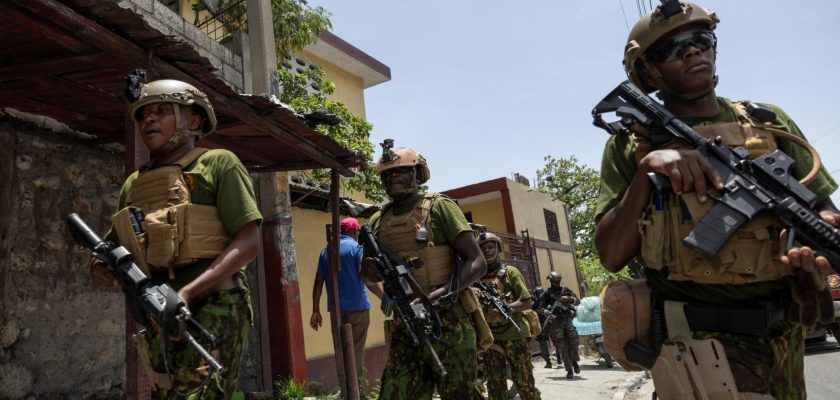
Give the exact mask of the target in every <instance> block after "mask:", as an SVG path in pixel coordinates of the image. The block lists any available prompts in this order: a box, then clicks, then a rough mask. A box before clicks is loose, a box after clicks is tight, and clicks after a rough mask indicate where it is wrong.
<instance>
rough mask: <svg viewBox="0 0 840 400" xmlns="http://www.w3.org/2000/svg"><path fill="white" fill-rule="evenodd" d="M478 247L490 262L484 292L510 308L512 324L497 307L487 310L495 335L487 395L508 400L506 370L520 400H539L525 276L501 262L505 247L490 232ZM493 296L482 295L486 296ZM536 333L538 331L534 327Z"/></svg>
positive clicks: (486, 355) (486, 356)
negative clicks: (526, 313) (532, 356)
mask: <svg viewBox="0 0 840 400" xmlns="http://www.w3.org/2000/svg"><path fill="white" fill-rule="evenodd" d="M478 245H479V246H480V247H481V252H482V254H483V255H484V261H486V262H487V274H486V275H484V277H483V278H481V281H482V283H483V284H484V285H483V286H481V287H482V289H484V288H486V289H489V290H490V291H496V292H497V293H498V294H497V296H499V297H500V299H501V300H502V301H504V302H506V303H508V304H507V307H509V310H508V314H509V315H510V317H511V320H512V321H511V320H507V319H506V318H504V317H503V316H502V314H501V313H500V312H499V310H498V309H497V308H495V307H492V306H491V307H486V308H484V315H485V316H486V317H487V322H488V324H490V329H491V330H492V331H493V346H491V347H490V349H489V350H487V351H486V352H484V355H483V358H482V360H483V362H484V370H485V371H486V375H487V394H488V396H487V397H488V398H489V399H490V400H507V399H508V397H509V396H508V387H507V370H508V368H510V377H511V380H512V381H513V386H514V388H516V392H517V393H518V394H519V398H520V399H521V400H539V399H540V391H539V390H538V389H537V387H536V386H535V385H534V366H533V364H531V340H530V338H531V336H532V334H531V326H529V324H528V320H527V319H526V317H525V315H524V312H530V310H531V293H530V292H529V291H528V286H527V285H525V278H523V277H522V272H520V271H519V269H518V268H516V267H514V266H513V265H509V264H506V263H504V262H502V253H503V252H504V245H503V244H502V240H501V238H499V237H498V236H497V235H495V234H493V233H490V232H481V233H480V234H479V236H478ZM488 294H492V293H486V292H484V293H482V292H480V293H479V296H486V295H488ZM534 328H535V329H536V327H534Z"/></svg>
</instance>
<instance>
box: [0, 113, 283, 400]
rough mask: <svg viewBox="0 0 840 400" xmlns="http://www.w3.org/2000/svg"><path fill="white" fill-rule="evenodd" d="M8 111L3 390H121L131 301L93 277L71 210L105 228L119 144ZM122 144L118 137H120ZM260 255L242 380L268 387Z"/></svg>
mask: <svg viewBox="0 0 840 400" xmlns="http://www.w3.org/2000/svg"><path fill="white" fill-rule="evenodd" d="M26 117H27V118H28V119H30V120H31V121H35V122H37V123H38V124H40V125H44V124H46V125H48V126H51V128H54V129H59V130H60V131H61V132H60V133H59V132H55V131H53V130H50V129H45V128H41V127H39V126H38V125H36V124H33V123H31V122H25V121H23V120H20V119H17V118H15V117H12V116H10V115H8V114H4V113H3V112H2V110H0V399H2V400H6V399H9V400H17V399H112V398H113V399H121V398H123V397H124V387H125V386H124V380H125V329H126V328H125V319H126V317H125V315H126V314H125V302H124V298H123V295H122V292H120V291H119V290H111V289H99V288H94V287H93V286H92V285H91V281H90V276H89V274H88V268H87V262H88V261H89V259H90V253H89V251H87V250H85V249H82V248H81V247H79V246H77V245H75V243H74V242H73V239H72V237H71V235H70V233H69V232H68V231H67V228H66V225H65V223H64V219H65V218H66V216H67V214H69V213H71V212H76V213H78V214H79V215H80V216H81V217H82V218H83V219H84V220H85V222H87V223H88V225H90V226H91V228H93V230H94V231H96V232H98V233H99V234H100V236H101V235H102V234H103V233H104V232H105V230H106V229H107V227H108V224H109V222H108V221H109V219H110V215H111V214H112V213H113V212H114V210H116V208H117V195H118V193H119V189H120V187H121V185H122V182H123V159H124V154H123V152H122V151H121V150H119V149H117V150H109V149H106V148H103V147H102V146H98V145H95V144H91V143H89V142H85V141H84V140H82V139H78V138H76V137H74V135H73V134H72V132H71V131H69V130H68V129H66V127H61V126H56V123H55V121H49V120H47V121H44V118H43V117H33V116H26ZM117 147H119V146H117ZM255 264H256V263H255V262H254V263H252V264H251V265H250V266H249V268H248V272H249V278H250V279H249V280H250V282H251V285H250V286H251V288H252V304H253V305H254V316H255V319H256V320H255V321H254V328H253V329H252V330H251V335H250V339H249V346H248V353H247V354H246V356H245V360H244V362H243V365H242V369H241V374H240V376H241V378H240V387H241V388H242V389H243V390H244V391H246V392H264V391H270V390H271V388H270V387H269V388H264V387H262V358H261V357H262V355H261V351H260V321H259V315H260V313H259V308H258V306H259V300H258V298H257V296H258V294H257V293H258V288H259V285H258V284H257V282H256V276H257V273H256V265H255Z"/></svg>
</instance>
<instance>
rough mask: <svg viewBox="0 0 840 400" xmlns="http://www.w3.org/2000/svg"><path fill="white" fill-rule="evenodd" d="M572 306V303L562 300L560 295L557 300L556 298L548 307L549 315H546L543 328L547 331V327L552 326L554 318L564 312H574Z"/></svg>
mask: <svg viewBox="0 0 840 400" xmlns="http://www.w3.org/2000/svg"><path fill="white" fill-rule="evenodd" d="M572 307H573V306H572V303H569V302H565V301H560V297H559V296H558V297H557V300H554V304H553V305H552V306H551V308H549V309H548V316H547V317H545V320H544V321H543V326H542V330H543V331H544V332H547V331H546V329H547V328H548V327H549V326H551V321H554V318H556V317H559V316H561V315H563V314H567V313H570V312H574V309H573V308H572Z"/></svg>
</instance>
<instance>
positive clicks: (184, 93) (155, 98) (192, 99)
mask: <svg viewBox="0 0 840 400" xmlns="http://www.w3.org/2000/svg"><path fill="white" fill-rule="evenodd" d="M152 103H175V126H176V132H177V133H178V134H182V135H195V136H198V137H199V138H201V137H204V136H207V135H209V134H210V133H211V132H213V131H214V130H216V113H215V112H214V111H213V105H211V104H210V101H209V100H208V99H207V95H205V94H204V93H203V92H201V91H200V90H198V89H196V87H195V86H193V85H190V84H189V83H186V82H181V81H177V80H174V79H161V80H157V81H153V82H149V83H147V84H144V85H143V86H142V88H141V89H140V97H138V98H137V101H135V102H134V103H131V105H130V106H129V109H128V113H129V115H131V119H133V120H134V122H135V123H139V121H138V119H137V111H138V110H140V108H142V107H143V106H145V105H147V104H152ZM179 105H185V106H192V105H197V106H199V107H200V108H201V109H202V110H203V111H204V115H202V119H201V127H200V129H199V130H196V131H190V130H187V129H184V128H182V127H181V114H180V110H179Z"/></svg>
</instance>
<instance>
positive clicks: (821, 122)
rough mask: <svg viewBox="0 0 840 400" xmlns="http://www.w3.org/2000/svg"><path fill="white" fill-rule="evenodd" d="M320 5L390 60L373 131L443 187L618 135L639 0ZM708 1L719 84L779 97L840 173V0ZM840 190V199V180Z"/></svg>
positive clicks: (352, 36)
mask: <svg viewBox="0 0 840 400" xmlns="http://www.w3.org/2000/svg"><path fill="white" fill-rule="evenodd" d="M652 3H653V6H656V5H657V4H658V1H652ZM309 4H310V5H312V6H322V7H324V8H326V9H327V10H328V11H330V12H331V13H332V14H333V15H332V17H331V21H332V23H333V29H332V31H333V32H334V33H335V34H337V35H338V36H340V37H341V38H343V39H344V40H346V41H348V42H349V43H351V44H353V45H354V46H356V47H358V48H359V49H361V50H362V51H364V52H366V53H367V54H369V55H371V56H372V57H374V58H376V59H377V60H379V61H381V62H382V63H384V64H385V65H388V66H389V67H390V68H391V80H390V81H388V82H385V83H382V84H379V85H377V86H374V87H372V88H369V89H367V90H366V91H365V103H366V113H367V119H368V120H369V121H370V122H371V123H372V124H373V126H374V129H373V133H372V138H371V140H372V141H373V142H374V143H376V144H378V143H380V142H381V141H382V140H383V139H385V138H393V139H395V141H396V145H397V146H398V147H401V146H406V147H412V148H414V149H415V150H418V151H419V152H420V153H421V154H423V156H425V157H426V159H427V160H428V163H429V167H430V169H431V180H430V181H429V182H428V183H427V184H428V186H429V188H430V189H431V190H432V191H443V190H447V189H452V188H456V187H461V186H465V185H469V184H472V183H477V182H481V181H485V180H490V179H495V178H499V177H509V178H510V177H511V176H512V174H513V173H519V174H521V175H524V176H525V177H527V178H529V179H530V180H531V182H532V184H533V183H534V181H535V177H536V171H537V170H538V169H539V168H542V167H543V166H544V165H545V162H544V160H543V158H544V157H545V156H547V155H550V156H553V157H555V158H559V157H569V156H572V155H574V156H575V157H577V159H578V160H579V161H581V162H582V163H584V164H586V165H588V166H590V167H592V168H595V169H599V168H600V162H601V161H600V160H601V155H602V152H603V146H604V143H605V141H606V140H607V137H608V135H607V133H606V132H604V131H602V130H600V129H598V128H596V127H594V126H593V125H592V117H591V111H592V108H593V107H594V106H595V104H596V103H597V102H598V101H600V100H601V99H602V98H603V97H604V96H605V95H606V94H607V93H608V92H609V91H611V90H612V89H613V88H615V87H616V86H617V85H618V84H619V83H621V82H622V81H623V80H625V79H626V75H625V74H624V70H623V68H622V65H621V59H622V53H623V50H624V45H625V43H626V40H627V34H628V32H629V29H628V27H632V26H633V24H634V23H635V22H636V21H637V20H638V19H639V5H638V4H637V1H636V0H579V1H568V0H552V1H549V0H541V1H537V0H518V1H512V0H508V1H502V0H483V1H478V0H448V1H440V0H437V1H435V0H427V1H419V0H352V1H349V0H310V1H309ZM698 4H700V5H701V6H703V7H706V8H708V9H711V10H713V11H715V12H716V13H717V15H718V17H720V19H721V22H720V23H719V24H718V28H717V30H716V34H717V36H718V61H717V73H718V75H719V77H720V83H719V85H718V87H717V89H716V92H717V94H718V96H722V97H727V98H729V99H732V100H741V99H749V100H753V101H757V102H763V103H772V104H775V105H778V106H780V107H781V108H782V109H784V110H785V111H786V112H787V113H788V114H789V115H790V116H791V117H792V118H793V119H794V121H795V122H796V123H797V125H798V126H799V127H800V128H801V129H802V131H803V132H804V133H805V135H806V136H807V137H808V139H809V140H810V141H811V142H812V144H814V145H815V146H816V147H817V148H818V150H819V151H820V153H821V155H822V158H823V163H824V164H825V166H826V168H827V170H828V171H830V172H831V173H832V175H833V176H834V178H835V179H836V180H840V156H838V154H837V152H838V150H840V77H838V75H837V73H838V70H840V52H838V51H837V50H836V48H837V42H836V41H837V40H840V24H838V23H837V21H840V2H838V1H836V0H812V1H807V2H795V1H790V0H788V1H782V0H738V1H732V0H706V1H703V2H698ZM622 7H623V10H622ZM645 7H646V9H649V7H650V5H649V2H648V1H645ZM376 147H377V154H379V151H378V149H379V146H376ZM832 199H833V200H834V202H835V203H836V204H840V191H838V192H836V193H835V194H834V195H833V196H832Z"/></svg>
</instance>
